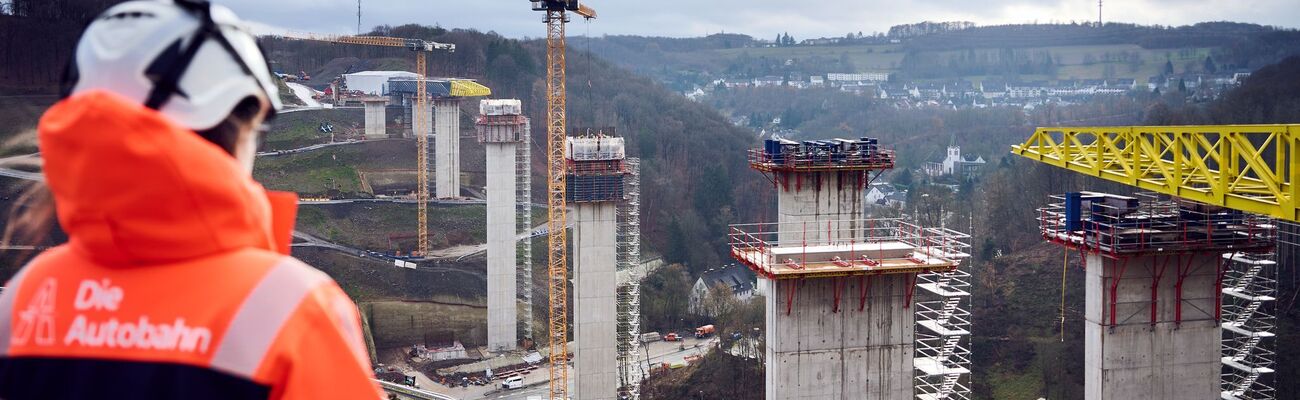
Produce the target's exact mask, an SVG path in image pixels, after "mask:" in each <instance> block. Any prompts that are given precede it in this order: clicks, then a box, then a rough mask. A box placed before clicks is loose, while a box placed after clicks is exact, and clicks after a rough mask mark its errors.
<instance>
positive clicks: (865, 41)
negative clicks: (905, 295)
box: [573, 22, 1300, 91]
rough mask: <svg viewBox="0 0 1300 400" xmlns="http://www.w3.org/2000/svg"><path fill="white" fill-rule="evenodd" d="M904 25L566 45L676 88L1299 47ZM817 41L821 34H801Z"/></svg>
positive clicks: (1035, 75) (1222, 37)
mask: <svg viewBox="0 0 1300 400" xmlns="http://www.w3.org/2000/svg"><path fill="white" fill-rule="evenodd" d="M962 26H964V25H961V26H956V27H954V28H952V29H919V28H917V29H907V30H902V29H900V30H899V31H900V32H903V31H906V32H910V33H909V34H907V35H901V36H898V37H892V36H885V35H878V36H860V37H859V36H855V37H853V38H836V39H835V40H834V41H833V43H829V44H819V45H795V46H790V45H786V46H776V45H774V44H773V43H772V42H769V41H759V40H756V39H753V38H751V37H749V36H745V35H736V34H726V35H721V34H720V35H713V36H708V37H703V38H693V39H666V38H656V37H638V36H606V37H600V38H578V39H576V40H574V41H573V42H574V46H575V47H578V48H584V49H590V50H591V51H592V52H593V53H594V54H596V55H599V56H601V57H602V58H605V59H607V60H611V61H613V62H615V63H618V64H620V65H622V66H624V67H626V68H629V69H632V70H634V71H637V72H638V73H641V74H643V75H646V76H650V77H652V78H655V79H657V80H660V81H662V82H665V83H666V84H667V85H669V86H670V87H673V88H674V89H678V90H683V91H685V90H690V89H691V87H693V86H695V85H706V84H708V83H710V82H712V81H713V80H715V79H718V78H724V77H726V78H737V77H738V78H758V77H763V76H778V77H788V76H794V77H800V76H806V75H823V74H826V73H828V72H868V71H871V72H889V73H891V74H895V75H897V76H898V77H899V78H901V79H969V80H981V79H983V78H985V77H986V76H997V77H998V78H1008V77H1010V78H1016V77H1021V76H1023V78H1024V79H1046V80H1054V79H1106V78H1133V79H1137V80H1138V81H1139V82H1145V81H1146V79H1147V78H1148V77H1150V76H1153V75H1157V74H1158V73H1159V72H1160V71H1161V70H1162V68H1163V67H1164V66H1165V63H1166V62H1172V63H1173V64H1174V67H1175V72H1180V73H1181V72H1199V70H1200V66H1201V65H1202V64H1203V63H1204V60H1205V59H1206V57H1210V58H1212V59H1213V60H1214V62H1215V63H1216V70H1218V71H1233V70H1253V69H1256V68H1260V67H1262V66H1264V65H1268V64H1271V63H1274V62H1277V61H1278V60H1281V59H1282V58H1284V57H1286V56H1287V55H1290V54H1300V31H1296V30H1288V29H1280V28H1274V27H1268V26H1261V25H1256V24H1246V23H1235V22H1206V23H1199V24H1195V25H1189V26H1180V27H1162V26H1141V25H1133V24H1119V23H1108V24H1106V25H1104V26H1103V27H1100V28H1098V27H1096V26H1094V25H1089V24H1023V25H999V26H984V27H967V28H964V29H958V28H961V27H962ZM810 42H817V43H822V41H816V40H813V41H810Z"/></svg>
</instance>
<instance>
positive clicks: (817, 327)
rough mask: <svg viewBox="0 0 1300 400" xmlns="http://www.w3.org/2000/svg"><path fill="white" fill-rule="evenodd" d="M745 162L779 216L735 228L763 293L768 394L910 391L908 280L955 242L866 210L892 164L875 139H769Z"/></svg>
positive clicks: (900, 394)
mask: <svg viewBox="0 0 1300 400" xmlns="http://www.w3.org/2000/svg"><path fill="white" fill-rule="evenodd" d="M749 160H750V165H751V167H753V168H754V169H756V170H758V171H760V172H763V173H764V174H766V175H767V176H768V177H769V178H770V179H771V181H772V182H773V186H774V187H775V188H776V190H778V192H779V193H778V197H777V223H775V224H756V225H737V226H734V227H733V228H732V235H731V236H732V237H731V240H732V255H733V257H735V258H736V259H737V260H740V261H741V262H743V263H745V264H746V265H748V266H749V267H750V268H751V269H753V270H754V271H755V272H756V273H757V274H759V276H761V277H762V278H764V279H763V282H762V283H761V284H763V285H765V286H766V289H767V293H768V295H767V297H766V299H767V315H766V325H767V329H766V334H767V368H766V375H767V376H766V380H765V381H766V385H767V387H766V393H767V398H768V399H773V400H775V399H845V400H847V399H898V400H904V399H911V398H913V386H914V385H913V376H914V370H913V368H914V366H913V357H914V349H915V346H914V341H915V333H914V323H915V322H914V321H915V319H914V311H913V310H912V307H911V303H912V294H913V290H912V287H913V286H914V285H915V284H916V277H917V274H919V273H927V272H934V271H947V270H953V269H955V268H956V266H957V262H956V260H954V259H952V256H951V255H954V254H957V253H959V252H958V251H955V250H954V249H950V248H945V247H944V246H949V245H955V244H958V243H959V241H958V240H955V238H945V237H944V235H946V231H934V232H928V233H927V231H926V230H924V229H922V228H920V227H918V226H916V225H912V224H908V223H906V222H903V221H899V220H887V219H880V220H870V219H866V218H865V210H864V204H863V194H864V189H865V188H866V187H867V184H868V182H869V181H870V179H871V177H872V176H873V175H875V174H879V173H880V172H882V171H884V170H887V169H890V168H892V167H893V165H894V154H893V152H891V151H888V150H884V149H881V148H879V147H878V145H877V144H876V141H875V139H871V138H862V139H857V140H846V139H836V140H833V141H809V142H803V143H797V142H791V141H785V140H780V141H777V140H769V141H766V142H765V143H764V148H763V149H761V150H754V151H751V153H750V156H749ZM927 235H929V236H927ZM940 242H945V243H947V244H939V243H940Z"/></svg>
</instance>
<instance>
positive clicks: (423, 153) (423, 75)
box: [284, 32, 456, 257]
mask: <svg viewBox="0 0 1300 400" xmlns="http://www.w3.org/2000/svg"><path fill="white" fill-rule="evenodd" d="M284 37H285V38H286V39H298V40H312V41H318V42H328V43H342V44H359V45H365V46H383V47H402V48H406V49H409V50H411V51H414V52H415V73H416V74H418V75H419V76H418V77H417V78H416V85H415V86H416V89H415V91H416V94H415V97H416V103H415V104H416V106H415V111H414V112H413V113H412V120H413V121H412V123H411V130H412V132H414V136H415V142H416V143H417V146H419V149H418V150H417V151H416V153H415V154H416V163H418V168H416V171H417V173H416V175H417V178H416V179H418V180H419V183H418V186H419V187H418V189H417V192H416V195H415V197H416V202H417V203H418V204H419V206H418V207H419V217H418V219H419V228H418V229H419V239H420V245H419V248H420V256H421V257H427V256H428V255H429V138H428V136H426V135H424V133H423V132H425V131H427V130H428V128H429V127H428V126H426V125H427V124H428V123H429V121H428V120H427V119H425V118H421V117H420V116H421V115H428V114H429V93H428V83H427V82H428V71H427V68H428V67H427V61H426V59H425V55H426V54H428V53H432V52H434V51H440V50H445V51H447V52H454V51H456V45H454V44H448V43H438V42H431V41H427V40H421V39H406V38H395V37H387V36H339V35H321V34H314V33H303V32H294V33H290V34H288V35H285V36H284ZM453 89H455V85H453ZM453 95H455V93H453Z"/></svg>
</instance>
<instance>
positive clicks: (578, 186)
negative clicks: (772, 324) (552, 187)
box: [564, 174, 624, 203]
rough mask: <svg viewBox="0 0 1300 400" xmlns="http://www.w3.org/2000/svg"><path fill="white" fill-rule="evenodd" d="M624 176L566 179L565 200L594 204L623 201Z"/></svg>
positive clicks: (588, 176)
mask: <svg viewBox="0 0 1300 400" xmlns="http://www.w3.org/2000/svg"><path fill="white" fill-rule="evenodd" d="M623 177H624V175H623V174H610V175H569V176H568V177H566V178H565V184H564V187H565V191H564V200H565V201H567V202H570V203H594V202H601V201H621V200H623Z"/></svg>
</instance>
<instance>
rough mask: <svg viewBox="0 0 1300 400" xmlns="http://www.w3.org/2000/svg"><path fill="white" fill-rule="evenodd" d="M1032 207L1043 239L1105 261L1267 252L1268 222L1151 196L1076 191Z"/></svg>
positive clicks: (1271, 229)
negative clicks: (1089, 253)
mask: <svg viewBox="0 0 1300 400" xmlns="http://www.w3.org/2000/svg"><path fill="white" fill-rule="evenodd" d="M1052 199H1053V202H1052V203H1051V204H1049V205H1048V206H1047V207H1043V208H1040V209H1038V213H1039V216H1038V222H1039V229H1040V230H1041V232H1042V233H1043V237H1044V238H1045V239H1047V240H1048V241H1051V242H1054V243H1057V244H1060V245H1063V246H1065V247H1067V248H1070V249H1077V250H1080V251H1084V252H1093V253H1098V254H1101V255H1103V256H1106V257H1108V258H1119V257H1132V256H1140V255H1157V254H1158V255H1169V254H1179V253H1182V254H1188V253H1231V252H1243V251H1244V252H1261V251H1268V250H1269V249H1271V248H1273V246H1274V242H1275V238H1276V237H1277V225H1276V224H1275V223H1274V222H1273V220H1272V219H1271V218H1268V217H1263V216H1259V215H1256V214H1251V213H1245V212H1241V211H1236V210H1231V209H1227V208H1222V207H1215V206H1208V205H1205V204H1200V203H1194V202H1190V201H1185V200H1180V201H1175V200H1170V199H1166V198H1160V197H1158V196H1156V195H1153V194H1146V193H1144V194H1138V195H1135V196H1120V195H1115V194H1107V193H1095V192H1078V193H1067V194H1065V195H1059V196H1052Z"/></svg>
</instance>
